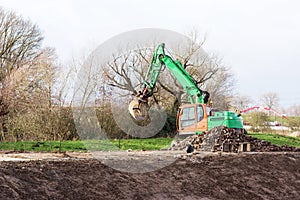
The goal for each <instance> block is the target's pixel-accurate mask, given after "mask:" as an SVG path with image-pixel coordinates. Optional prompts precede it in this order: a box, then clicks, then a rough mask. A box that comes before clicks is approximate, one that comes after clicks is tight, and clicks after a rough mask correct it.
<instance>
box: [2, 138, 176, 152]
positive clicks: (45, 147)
mask: <svg viewBox="0 0 300 200" xmlns="http://www.w3.org/2000/svg"><path fill="white" fill-rule="evenodd" d="M172 140H173V139H172V138H147V139H122V140H120V141H119V140H84V141H80V140H78V141H62V142H61V143H60V142H59V141H45V142H40V141H20V142H2V143H0V150H5V151H34V152H57V151H59V150H60V151H63V152H64V151H82V152H86V151H88V150H91V151H115V150H119V147H120V149H121V150H127V149H132V150H160V149H163V148H168V147H169V146H170V144H171V142H172Z"/></svg>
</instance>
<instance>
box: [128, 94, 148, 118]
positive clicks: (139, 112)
mask: <svg viewBox="0 0 300 200" xmlns="http://www.w3.org/2000/svg"><path fill="white" fill-rule="evenodd" d="M128 111H129V113H130V115H131V116H132V117H133V118H134V119H136V120H137V121H143V120H146V119H148V118H149V113H148V111H149V105H148V102H147V101H143V100H141V99H140V98H138V97H135V98H134V99H133V100H132V101H131V102H130V103H129V106H128Z"/></svg>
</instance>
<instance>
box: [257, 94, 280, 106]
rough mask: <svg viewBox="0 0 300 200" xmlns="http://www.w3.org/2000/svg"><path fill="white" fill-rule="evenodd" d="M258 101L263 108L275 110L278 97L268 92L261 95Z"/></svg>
mask: <svg viewBox="0 0 300 200" xmlns="http://www.w3.org/2000/svg"><path fill="white" fill-rule="evenodd" d="M260 100H261V103H262V104H263V105H264V106H267V107H269V108H275V107H276V106H278V104H279V97H278V94H277V93H275V92H268V93H265V94H263V95H262V96H261V98H260Z"/></svg>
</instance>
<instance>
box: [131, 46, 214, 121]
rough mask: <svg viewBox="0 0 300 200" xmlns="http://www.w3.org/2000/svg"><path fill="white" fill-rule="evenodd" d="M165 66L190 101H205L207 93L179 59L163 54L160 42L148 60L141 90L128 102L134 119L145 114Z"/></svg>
mask: <svg viewBox="0 0 300 200" xmlns="http://www.w3.org/2000/svg"><path fill="white" fill-rule="evenodd" d="M164 65H165V66H166V67H167V68H168V69H169V70H170V71H171V73H172V74H173V75H174V77H175V78H176V80H178V82H179V83H180V84H181V86H182V87H183V89H184V90H185V92H186V93H187V95H188V98H189V101H190V103H192V104H193V103H207V102H208V99H209V93H208V92H206V91H202V90H201V89H200V88H198V86H197V84H196V81H195V80H194V79H193V78H192V77H191V76H190V75H189V74H188V73H187V72H186V70H185V69H184V68H183V67H182V64H181V63H180V61H178V60H176V61H174V60H173V59H172V58H171V57H170V56H168V55H166V54H165V44H160V45H158V47H157V48H156V50H155V52H154V54H153V57H152V60H151V62H150V65H149V68H148V71H147V74H146V78H145V81H144V88H143V92H140V94H139V95H138V97H137V98H135V99H134V100H133V101H132V102H131V103H130V104H129V112H130V114H131V115H132V116H133V117H134V118H135V119H144V117H145V116H146V115H147V109H149V106H148V98H149V97H151V96H152V95H153V92H154V90H155V86H156V82H157V79H158V77H159V75H160V72H161V69H162V67H163V66H164Z"/></svg>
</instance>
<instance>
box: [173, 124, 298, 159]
mask: <svg viewBox="0 0 300 200" xmlns="http://www.w3.org/2000/svg"><path fill="white" fill-rule="evenodd" d="M247 144H249V150H248V151H253V152H275V151H289V152H300V149H299V148H296V147H291V146H286V145H283V146H281V147H280V146H278V145H274V144H271V143H270V142H268V141H263V140H259V139H257V138H253V137H251V136H248V135H246V134H244V133H241V132H236V131H235V130H233V129H229V128H227V127H224V126H219V127H215V128H213V129H211V130H210V131H207V132H204V133H203V134H201V135H193V136H189V137H187V138H185V139H184V140H179V139H177V140H175V141H174V142H173V143H172V144H171V147H170V150H184V149H187V151H193V150H198V151H229V152H235V153H237V152H239V151H240V148H241V145H245V148H247ZM225 148H226V150H225Z"/></svg>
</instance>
